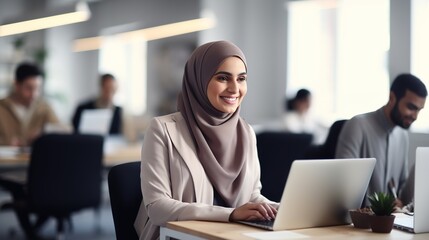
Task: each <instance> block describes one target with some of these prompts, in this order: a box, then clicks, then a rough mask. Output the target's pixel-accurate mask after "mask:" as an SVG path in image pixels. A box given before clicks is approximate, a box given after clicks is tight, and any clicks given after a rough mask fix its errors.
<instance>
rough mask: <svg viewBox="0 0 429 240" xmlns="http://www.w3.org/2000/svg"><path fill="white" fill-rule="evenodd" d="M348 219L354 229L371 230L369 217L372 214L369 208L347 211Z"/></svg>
mask: <svg viewBox="0 0 429 240" xmlns="http://www.w3.org/2000/svg"><path fill="white" fill-rule="evenodd" d="M349 213H350V218H351V220H352V223H353V226H354V227H355V228H362V229H369V228H371V216H372V215H373V214H374V213H373V212H372V210H371V208H369V207H365V208H358V209H353V210H350V211H349Z"/></svg>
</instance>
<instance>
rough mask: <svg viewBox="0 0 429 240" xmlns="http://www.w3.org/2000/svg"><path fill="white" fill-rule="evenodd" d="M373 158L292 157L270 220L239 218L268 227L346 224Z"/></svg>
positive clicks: (360, 199) (359, 201)
mask: <svg viewBox="0 0 429 240" xmlns="http://www.w3.org/2000/svg"><path fill="white" fill-rule="evenodd" d="M374 166H375V158H354V159H318V160H295V161H294V162H293V163H292V166H291V169H290V172H289V176H288V179H287V181H286V185H285V188H284V190H283V195H282V198H281V201H280V206H279V209H278V212H277V216H276V218H275V219H274V221H240V223H244V224H248V225H252V226H256V227H261V228H265V229H269V230H287V229H299V228H311V227H322V226H333V225H343V224H350V223H351V221H350V217H349V213H348V210H349V209H356V208H360V206H361V204H362V202H363V199H364V196H365V193H366V190H367V188H368V183H369V180H370V178H371V175H372V172H373V170H374Z"/></svg>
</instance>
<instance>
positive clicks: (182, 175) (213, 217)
mask: <svg viewBox="0 0 429 240" xmlns="http://www.w3.org/2000/svg"><path fill="white" fill-rule="evenodd" d="M248 127H249V129H251V127H250V126H248ZM252 131H253V130H252ZM251 143H252V152H251V153H250V157H249V159H248V161H247V163H246V165H245V168H246V176H245V181H244V182H245V183H246V185H244V186H243V188H242V190H241V194H240V196H239V197H238V199H237V201H236V206H233V207H234V208H235V207H238V206H241V205H243V204H245V203H247V202H269V203H271V204H274V205H276V203H274V202H271V201H269V200H268V199H266V198H265V197H264V196H262V195H261V194H260V190H261V183H260V180H259V178H260V167H259V160H258V155H257V150H256V137H255V134H253V135H252V139H251ZM141 163H142V164H141V188H142V193H143V202H142V204H141V205H140V210H139V213H138V215H137V218H136V221H135V224H134V227H135V228H136V231H137V233H138V235H139V237H140V239H158V238H159V226H164V225H165V224H166V223H167V222H168V221H179V220H207V221H222V222H227V221H228V220H229V215H230V214H231V212H232V211H233V210H234V208H226V207H220V206H213V186H212V184H211V183H210V181H209V179H208V177H207V175H206V173H205V170H204V168H203V166H202V165H201V163H200V161H199V160H198V157H197V154H196V149H195V145H194V143H193V140H192V138H191V135H190V133H189V130H188V128H187V126H186V122H185V120H184V118H183V117H182V115H181V113H180V112H177V113H174V114H170V115H166V116H162V117H157V118H154V119H153V120H152V121H151V123H150V126H149V128H148V130H147V132H146V134H145V137H144V140H143V148H142V162H141Z"/></svg>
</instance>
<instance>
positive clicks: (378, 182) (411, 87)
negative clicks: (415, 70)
mask: <svg viewBox="0 0 429 240" xmlns="http://www.w3.org/2000/svg"><path fill="white" fill-rule="evenodd" d="M426 96H427V90H426V87H425V85H424V84H423V83H422V82H421V81H420V79H418V78H417V77H415V76H413V75H411V74H401V75H399V76H397V77H396V78H395V80H394V81H393V83H392V85H391V87H390V95H389V101H388V102H387V104H386V105H385V106H383V107H382V108H380V109H378V110H377V111H375V112H369V113H365V114H361V115H357V116H355V117H353V118H352V119H350V120H348V121H347V122H346V123H345V124H344V127H343V129H342V130H341V133H340V136H339V138H338V143H337V148H336V154H335V155H336V158H366V157H374V158H376V160H377V162H376V165H375V169H374V172H373V174H372V177H371V180H370V183H369V186H368V191H367V193H368V194H372V193H374V192H385V193H392V192H389V187H388V184H389V181H393V183H394V184H395V185H396V187H397V188H396V189H397V190H399V192H398V193H396V192H395V193H394V194H399V199H397V206H398V207H401V205H402V202H403V201H404V203H408V201H409V200H410V199H409V198H403V196H402V192H403V191H402V190H403V188H404V186H405V183H406V181H407V177H408V157H407V156H408V145H409V140H408V133H407V129H408V128H409V127H410V126H411V124H412V123H413V122H414V121H415V120H416V119H417V116H418V114H419V112H420V110H421V109H422V108H423V107H424V105H425V101H426Z"/></svg>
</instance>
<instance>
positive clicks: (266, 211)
mask: <svg viewBox="0 0 429 240" xmlns="http://www.w3.org/2000/svg"><path fill="white" fill-rule="evenodd" d="M276 214H277V209H275V208H274V207H272V206H271V205H270V204H268V203H262V202H261V203H252V202H249V203H246V204H244V205H242V206H240V207H238V208H236V209H234V211H232V213H231V215H230V216H229V221H230V222H234V221H241V220H271V219H274V218H276Z"/></svg>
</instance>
